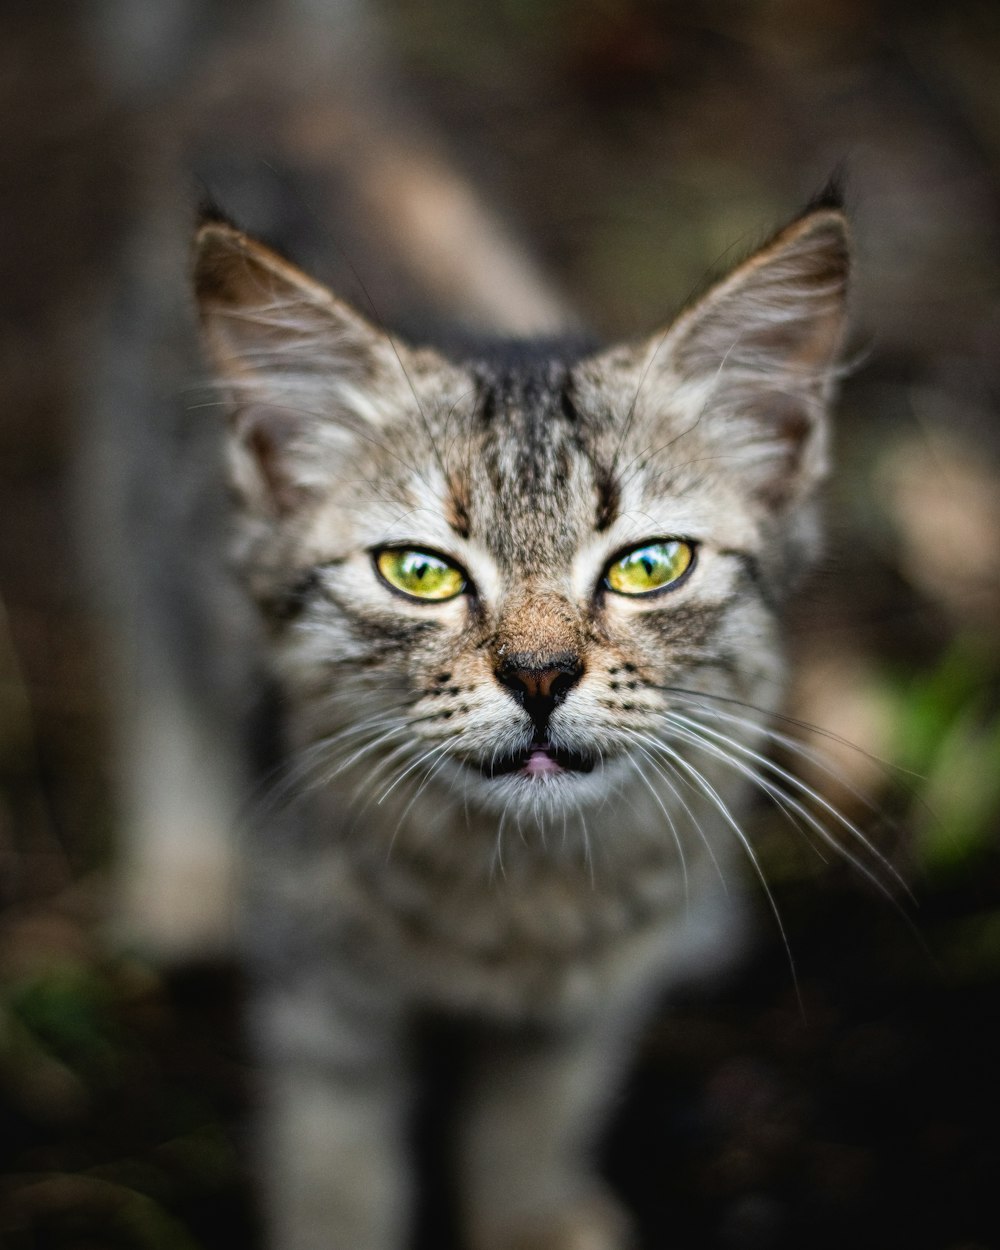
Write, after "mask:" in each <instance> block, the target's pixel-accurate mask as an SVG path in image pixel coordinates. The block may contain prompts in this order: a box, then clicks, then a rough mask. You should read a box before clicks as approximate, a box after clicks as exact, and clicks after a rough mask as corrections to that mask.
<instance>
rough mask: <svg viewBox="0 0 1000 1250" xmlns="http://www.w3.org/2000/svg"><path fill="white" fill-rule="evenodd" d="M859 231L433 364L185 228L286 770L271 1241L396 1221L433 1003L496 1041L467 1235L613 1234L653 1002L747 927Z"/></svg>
mask: <svg viewBox="0 0 1000 1250" xmlns="http://www.w3.org/2000/svg"><path fill="white" fill-rule="evenodd" d="M849 253H850V249H849V241H848V228H847V224H846V218H845V214H844V211H843V208H842V206H841V205H840V203H839V201H838V200H837V199H836V197H834V196H827V197H826V198H824V199H821V200H819V201H817V202H815V203H814V204H813V205H811V206H810V207H809V208H808V209H807V210H806V211H805V212H804V213H803V214H802V215H800V216H799V217H798V218H796V219H795V220H794V221H793V222H792V223H791V224H790V225H788V226H786V227H785V228H784V229H782V230H781V231H779V232H778V233H777V234H776V235H774V236H773V237H772V238H771V239H770V240H769V241H768V242H767V243H766V244H765V245H764V246H762V247H761V248H759V249H758V250H757V251H756V252H754V253H753V255H751V256H750V257H749V259H747V260H745V261H744V262H743V263H741V264H739V265H738V266H736V267H735V268H734V269H733V270H732V271H731V272H729V273H728V274H727V275H726V276H724V277H723V278H722V279H721V280H719V281H717V282H716V283H715V284H714V285H712V286H711V287H710V288H709V289H708V290H707V292H706V293H704V294H703V295H702V296H701V297H700V298H698V299H696V300H695V301H693V302H692V303H691V304H690V305H689V306H688V307H687V308H686V309H685V310H684V311H682V312H681V314H680V315H679V316H678V317H677V318H676V319H675V320H674V321H673V322H672V323H671V324H670V325H669V327H668V328H667V329H666V330H664V331H661V332H660V333H658V334H656V335H654V336H652V337H649V338H646V339H641V340H638V341H636V342H634V343H628V344H624V345H620V346H616V347H612V348H610V349H605V348H598V349H595V348H592V347H590V346H588V345H585V344H581V343H579V342H569V341H561V340H552V341H538V342H527V343H526V342H509V343H496V344H487V345H485V346H483V347H481V348H479V349H476V350H468V351H464V352H453V353H448V352H445V351H440V350H437V349H433V348H430V347H419V348H416V347H411V346H409V345H405V344H404V343H402V342H400V341H397V340H396V339H395V338H393V337H390V336H389V335H388V334H387V333H386V332H385V331H384V330H383V329H382V328H381V327H380V326H378V325H376V324H373V323H372V322H371V321H369V320H368V319H367V318H365V317H362V316H361V315H359V314H358V313H357V312H355V311H354V310H353V309H351V308H349V307H348V306H347V305H345V304H344V303H342V302H341V301H339V300H338V299H337V298H336V297H335V296H334V295H332V294H331V293H329V292H328V291H327V290H326V289H325V288H324V287H323V286H322V285H320V284H319V283H318V282H317V281H315V280H314V279H313V278H311V277H309V276H307V275H306V274H304V273H303V272H301V271H300V270H299V269H298V268H296V267H295V266H294V265H293V264H291V263H290V262H289V261H287V260H285V259H283V258H282V257H281V256H279V255H278V254H277V253H276V252H274V251H272V250H271V249H270V248H268V247H266V246H264V245H263V244H261V243H259V242H257V241H256V240H254V239H253V238H251V237H249V236H248V235H246V234H245V233H243V232H241V231H240V230H239V229H238V228H236V227H235V226H234V225H232V224H230V223H229V222H227V221H225V220H224V219H222V218H220V217H218V216H209V217H208V218H206V219H205V220H204V221H203V223H202V225H201V226H200V229H199V231H198V234H197V238H196V247H195V254H196V259H195V288H196V297H197V302H198V308H199V313H200V320H201V326H202V330H203V337H204V343H205V347H206V353H207V358H208V360H209V361H210V364H211V369H212V373H213V378H214V381H215V383H216V385H217V386H218V388H219V389H220V391H221V394H222V401H221V405H220V406H221V407H222V408H224V409H225V412H226V417H227V425H226V431H227V432H226V445H227V463H228V473H229V482H230V488H231V496H232V500H231V522H232V524H231V533H232V552H231V555H232V564H233V568H234V570H235V572H236V574H237V576H238V578H239V580H240V582H241V583H242V585H243V587H244V588H245V591H246V594H247V595H248V596H249V598H250V600H251V601H252V602H253V603H254V604H255V605H256V609H257V613H258V617H259V621H260V632H261V638H262V644H261V645H262V648H263V651H264V653H265V656H266V675H265V676H264V677H262V686H263V685H266V686H267V688H268V689H269V690H271V691H272V695H273V699H272V703H271V707H272V709H273V710H272V711H271V713H270V718H271V719H270V725H271V729H272V730H273V731H274V732H275V733H276V734H277V735H278V736H279V737H280V739H281V744H282V752H283V761H284V762H283V767H282V769H281V771H280V773H279V774H278V775H276V776H273V777H271V778H270V779H269V781H268V789H267V793H266V795H265V797H264V798H263V799H262V800H261V802H260V804H259V811H258V814H257V816H256V819H255V821H254V834H253V844H252V845H253V852H252V855H251V856H250V857H249V858H250V863H251V867H250V868H249V869H248V871H249V872H250V875H251V878H252V879H251V881H250V883H249V887H248V893H249V897H250V899H251V902H250V903H249V904H248V907H249V913H248V915H249V919H248V923H247V928H246V935H247V936H246V945H247V949H248V954H249V958H250V960H251V964H252V967H253V969H254V975H255V982H256V989H255V992H254V994H253V1000H252V1004H251V1009H250V1014H251V1029H252V1034H253V1037H254V1039H255V1045H256V1046H257V1049H258V1053H259V1055H260V1057H261V1064H262V1068H263V1072H264V1077H263V1082H264V1087H263V1092H262V1099H261V1102H262V1106H261V1113H260V1125H259V1141H260V1170H261V1176H262V1180H263V1184H264V1188H265V1210H266V1218H267V1222H268V1226H269V1237H270V1244H271V1245H273V1246H274V1247H275V1248H276V1250H318V1248H319V1247H324V1248H325V1250H400V1248H401V1247H402V1246H403V1245H405V1244H406V1239H407V1235H408V1228H409V1223H410V1220H411V1208H412V1197H413V1195H412V1188H413V1182H412V1178H411V1173H410V1168H409V1165H408V1161H407V1159H406V1149H405V1136H406V1134H405V1128H406V1119H407V1115H408V1112H409V1109H410V1083H411V1075H410V1071H409V1065H408V1052H409V1043H410V1039H411V1036H412V1032H413V1029H414V1027H415V1025H416V1023H417V1022H418V1021H419V1020H421V1019H423V1018H425V1017H427V1016H428V1015H430V1016H434V1015H438V1014H441V1015H444V1016H446V1017H454V1018H457V1019H461V1020H464V1021H467V1022H469V1023H470V1024H471V1025H472V1026H474V1027H473V1029H472V1032H473V1035H474V1036H475V1037H476V1038H477V1039H478V1045H477V1047H476V1049H475V1052H474V1053H473V1054H472V1055H471V1056H470V1064H469V1072H468V1074H467V1080H466V1082H465V1085H464V1094H463V1097H462V1099H461V1101H460V1104H459V1108H458V1112H457V1124H456V1146H457V1162H456V1168H457V1184H456V1192H457V1194H458V1203H459V1206H460V1211H459V1220H460V1224H461V1228H462V1230H463V1236H464V1239H465V1241H464V1244H465V1245H466V1246H467V1247H468V1248H469V1250H543V1248H544V1250H622V1248H623V1247H625V1246H626V1245H631V1244H633V1243H632V1240H631V1239H632V1235H633V1234H632V1232H631V1230H630V1222H629V1219H628V1217H627V1215H626V1213H625V1212H624V1211H623V1210H622V1208H621V1206H620V1205H619V1203H618V1202H617V1200H616V1199H615V1198H614V1196H613V1195H612V1194H610V1193H609V1192H608V1190H607V1189H606V1187H605V1186H604V1184H603V1183H602V1182H601V1181H600V1180H599V1179H598V1177H597V1175H596V1173H595V1171H594V1169H593V1165H592V1159H593V1154H594V1149H595V1145H596V1143H597V1141H598V1138H599V1135H600V1131H601V1128H602V1124H603V1121H604V1118H605V1114H606V1111H607V1108H608V1106H609V1104H610V1102H611V1101H612V1099H613V1098H614V1096H615V1095H616V1093H617V1092H618V1090H619V1088H620V1085H621V1082H622V1080H623V1075H624V1073H625V1071H626V1069H627V1064H628V1060H629V1055H630V1052H631V1050H632V1047H633V1044H634V1040H635V1038H636V1035H637V1033H638V1032H639V1030H640V1029H641V1027H642V1024H643V1022H644V1020H645V1019H646V1017H647V1016H648V1014H649V1012H650V1010H651V1009H652V1008H653V1007H654V1006H655V1004H656V1003H657V1001H658V997H659V995H660V994H661V993H662V991H663V990H664V989H665V988H667V987H669V986H670V985H672V984H675V983H676V982H677V981H678V980H679V979H680V978H682V977H684V976H687V975H692V974H694V975H697V974H699V972H701V971H702V970H704V969H706V968H708V967H710V966H712V965H713V964H716V963H722V962H724V960H725V959H726V958H727V957H729V956H731V955H732V954H733V952H734V950H735V949H736V948H738V946H739V942H740V937H739V921H738V916H737V914H736V912H737V910H738V909H736V908H735V907H734V906H733V904H732V902H731V900H730V898H729V897H727V882H728V881H729V879H730V877H731V875H732V872H733V867H732V865H733V863H734V861H735V860H737V859H738V858H741V857H742V858H743V859H749V861H750V863H751V865H752V866H754V867H756V860H755V857H754V851H753V848H752V846H751V844H750V842H749V841H748V839H747V836H746V834H745V832H744V829H743V824H742V818H741V811H742V809H743V807H744V805H745V791H747V790H748V789H749V787H750V783H751V780H752V776H751V775H752V773H753V772H754V762H755V760H759V759H760V756H759V754H758V752H759V751H760V750H761V749H762V745H763V744H764V742H765V737H766V727H767V721H768V717H769V715H770V713H771V712H773V711H774V710H775V709H776V708H777V707H778V705H779V703H780V699H781V691H782V686H783V682H784V669H785V665H784V660H783V646H782V609H783V605H784V603H785V602H786V600H787V598H788V595H789V594H790V592H791V590H792V589H793V588H794V587H795V586H797V585H798V583H799V581H800V579H801V577H802V575H803V573H804V572H805V571H806V570H807V569H808V567H809V566H810V564H811V562H812V561H813V560H814V558H815V555H816V553H817V549H818V545H819V542H820V524H819V520H818V502H817V493H818V492H817V488H818V486H819V484H820V483H821V481H822V479H823V478H824V476H825V474H826V472H827V466H828V411H829V407H830V403H831V399H832V395H833V392H834V389H835V384H836V378H837V373H838V360H839V354H840V349H841V343H842V339H843V334H844V326H845V318H846V297H847V284H848V274H849V264H850V259H849Z"/></svg>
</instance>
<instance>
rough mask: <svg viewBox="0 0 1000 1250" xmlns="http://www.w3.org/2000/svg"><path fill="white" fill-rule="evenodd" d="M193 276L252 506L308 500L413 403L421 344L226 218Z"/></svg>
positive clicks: (211, 234)
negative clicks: (400, 339) (397, 338)
mask: <svg viewBox="0 0 1000 1250" xmlns="http://www.w3.org/2000/svg"><path fill="white" fill-rule="evenodd" d="M194 284H195V295H196V297H197V301H198V310H199V313H200V316H201V324H202V331H203V337H204V340H205V345H206V348H207V352H208V356H209V359H210V361H211V364H212V366H213V368H214V371H215V373H216V376H217V378H218V380H219V382H220V383H221V384H222V385H223V388H224V391H225V392H226V394H227V396H228V399H229V409H230V439H229V450H230V456H229V463H230V470H231V477H232V480H233V483H234V485H235V486H236V488H237V490H238V491H239V493H240V496H241V497H242V499H243V500H244V502H245V503H246V504H247V505H248V506H250V507H252V508H253V509H255V510H257V511H262V512H265V513H268V514H270V515H278V516H281V515H284V514H287V513H290V512H294V511H296V510H297V509H299V508H301V507H302V506H304V505H306V504H307V503H308V502H309V500H310V498H311V497H313V496H314V495H315V494H316V493H317V492H318V490H319V488H320V487H321V486H322V484H323V483H325V482H328V480H329V477H330V473H331V468H332V467H333V466H335V465H336V464H337V463H338V462H341V461H342V460H343V458H344V456H345V455H349V454H350V452H351V450H352V448H356V447H358V446H359V445H362V444H363V443H365V441H366V440H367V442H369V443H370V442H371V440H372V439H373V437H377V436H378V431H379V430H381V429H384V428H385V427H387V426H388V425H390V424H392V423H393V422H394V421H395V420H397V419H398V418H399V417H400V415H401V414H402V413H404V412H405V411H406V410H407V407H408V405H410V404H412V403H413V393H412V389H411V385H410V383H411V376H410V373H408V369H407V366H406V365H404V363H403V361H404V359H406V360H407V361H408V362H409V361H411V359H412V355H411V353H408V352H407V351H406V349H405V348H403V347H402V346H399V345H394V344H393V343H392V342H391V341H390V340H389V338H388V336H387V335H386V334H384V333H382V332H381V331H379V330H377V329H376V328H375V327H374V326H372V325H370V324H369V323H368V322H367V321H366V320H365V319H364V318H363V317H361V316H360V315H359V314H357V313H356V312H354V310H353V309H351V308H349V307H348V306H347V305H346V304H344V303H342V302H341V301H340V300H338V299H336V298H335V297H334V296H333V295H332V294H331V293H330V292H329V291H328V290H327V289H326V288H325V287H324V286H322V285H321V284H320V283H318V282H315V281H314V280H313V279H312V278H310V277H308V276H307V275H306V274H304V273H303V272H302V271H301V270H300V269H298V268H296V266H294V265H293V264H291V263H290V262H289V261H286V260H285V259H284V258H283V257H282V256H279V255H278V254H277V253H276V252H274V251H272V250H271V249H270V248H268V247H266V246H265V245H264V244H262V243H259V242H258V241H257V240H256V239H253V238H251V237H250V236H249V235H246V234H244V233H243V232H242V231H241V230H238V229H237V228H236V227H234V226H231V225H229V224H228V223H227V222H224V221H216V220H209V221H206V222H205V223H203V224H202V226H201V228H200V229H199V231H198V233H197V235H196V237H195V263H194ZM416 371H417V367H416V366H415V365H412V367H411V372H412V374H415V373H416Z"/></svg>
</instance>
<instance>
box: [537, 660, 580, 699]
mask: <svg viewBox="0 0 1000 1250" xmlns="http://www.w3.org/2000/svg"><path fill="white" fill-rule="evenodd" d="M582 672H583V669H582V668H581V667H580V666H579V665H577V667H576V669H575V670H574V671H573V672H565V671H563V670H561V669H556V670H554V676H553V677H552V679H551V681H549V683H548V688H547V689H546V690H544V691H542V692H541V693H542V694H543V695H545V696H546V697H548V698H550V699H553V700H554V701H555V702H556V703H559V702H561V700H563V699H565V698H566V696H567V695H568V694H569V692H570V691H571V690H572V689H573V687H574V686H575V685H576V683H577V682H578V681H579V680H580V675H581V673H582Z"/></svg>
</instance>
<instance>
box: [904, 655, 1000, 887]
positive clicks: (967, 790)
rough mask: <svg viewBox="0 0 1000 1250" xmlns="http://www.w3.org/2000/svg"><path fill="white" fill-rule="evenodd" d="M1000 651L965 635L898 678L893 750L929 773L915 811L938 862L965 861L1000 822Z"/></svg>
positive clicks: (990, 840)
mask: <svg viewBox="0 0 1000 1250" xmlns="http://www.w3.org/2000/svg"><path fill="white" fill-rule="evenodd" d="M997 689H998V675H997V673H996V671H995V661H994V660H993V657H992V656H990V655H987V654H985V653H984V652H983V651H982V650H980V649H979V648H977V647H975V646H973V645H972V644H969V643H968V642H965V641H963V640H959V641H958V642H957V643H956V644H955V645H954V646H953V647H952V648H951V649H950V650H949V651H947V652H946V653H945V655H944V657H943V658H942V660H941V662H940V663H939V664H938V665H937V666H936V667H934V668H932V669H930V670H929V671H927V672H925V673H922V674H920V675H919V676H918V677H916V678H911V679H910V680H908V681H907V682H906V683H905V684H902V683H898V684H895V685H894V686H893V688H892V691H891V700H890V702H891V706H892V709H893V719H894V723H895V734H896V746H895V748H894V750H893V758H894V759H895V760H896V761H898V763H899V764H900V765H901V766H902V767H904V768H907V769H909V770H911V771H912V772H913V773H915V774H916V775H917V776H918V777H920V778H922V780H921V782H920V784H919V786H918V789H917V795H916V801H915V803H914V807H913V811H912V813H911V816H912V822H913V827H914V829H915V831H916V852H917V855H918V857H919V859H920V860H921V862H922V863H923V865H924V866H925V867H926V868H928V869H930V870H932V871H933V870H942V869H950V870H954V869H958V868H961V867H964V866H966V865H967V864H968V863H970V862H971V861H972V860H973V859H974V858H975V857H976V856H977V854H978V853H979V852H981V851H983V850H985V849H986V848H987V847H989V846H991V845H993V844H994V843H995V841H996V838H997V831H998V827H1000V708H998V706H997Z"/></svg>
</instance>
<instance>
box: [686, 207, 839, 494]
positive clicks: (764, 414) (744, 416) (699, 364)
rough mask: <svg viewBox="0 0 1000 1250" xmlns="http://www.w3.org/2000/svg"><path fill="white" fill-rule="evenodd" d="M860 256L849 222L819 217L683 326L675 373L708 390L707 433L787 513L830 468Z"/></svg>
mask: <svg viewBox="0 0 1000 1250" xmlns="http://www.w3.org/2000/svg"><path fill="white" fill-rule="evenodd" d="M849 269H850V249H849V244H848V235H847V225H846V221H845V218H844V216H843V214H842V213H841V212H840V211H839V210H838V209H835V208H826V207H824V208H820V209H817V210H815V211H813V212H810V213H808V214H807V215H806V216H804V217H802V218H800V219H799V220H798V221H795V222H793V223H792V225H790V226H788V227H786V228H785V229H784V230H782V231H781V232H780V233H779V234H777V235H776V236H775V237H774V238H773V239H772V240H771V241H770V242H769V243H768V244H766V245H765V246H764V247H763V248H761V249H760V250H759V251H758V252H757V253H756V254H755V255H753V256H752V257H751V258H750V259H749V260H747V261H745V262H744V263H743V264H742V265H740V266H739V267H738V268H737V269H736V270H734V271H733V272H732V273H731V274H730V275H729V276H728V277H727V278H725V279H723V280H722V281H721V282H719V283H718V284H717V285H716V286H714V287H713V288H712V289H711V290H709V291H708V293H707V294H706V295H704V296H703V297H702V298H701V299H700V300H699V301H698V302H697V303H696V304H695V305H694V306H693V307H692V308H690V309H688V310H687V311H686V312H685V313H683V314H682V315H681V316H680V317H679V318H678V320H677V321H676V322H675V323H674V326H673V327H672V329H671V331H670V334H669V336H668V343H667V344H666V346H667V357H668V360H669V364H670V368H671V371H672V372H673V373H674V374H675V376H676V377H677V378H678V379H679V380H680V381H681V382H682V384H683V385H686V386H689V387H693V388H694V389H695V390H697V391H700V392H701V398H700V402H701V403H702V404H703V405H704V417H703V420H704V422H705V424H706V432H707V434H708V436H709V437H710V438H712V439H713V440H714V441H715V442H716V443H725V444H726V445H727V446H728V447H729V448H730V449H731V450H732V451H736V450H739V451H740V452H742V456H743V465H744V468H745V471H746V472H747V473H748V475H749V476H750V478H751V479H752V481H753V484H754V486H755V489H756V490H757V492H758V493H759V494H760V496H761V497H762V498H763V499H764V500H765V501H766V502H767V503H770V504H772V505H775V506H778V505H781V504H783V503H785V502H788V501H790V500H792V499H794V498H796V497H801V496H802V495H803V494H806V493H808V492H809V491H810V490H811V489H812V488H813V486H815V484H816V482H817V480H818V479H819V478H821V477H822V476H823V474H824V473H825V471H826V430H825V426H826V409H827V407H828V404H829V401H830V397H831V393H832V390H833V384H834V381H835V377H836V366H837V361H838V356H839V352H840V348H841V344H842V342H843V337H844V327H845V316H846V294H847V281H848V273H849Z"/></svg>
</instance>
